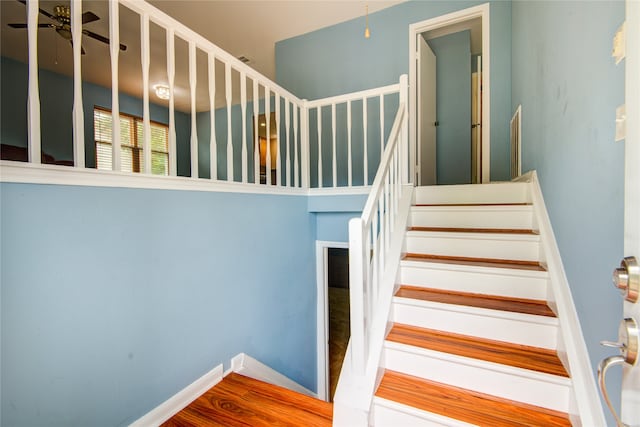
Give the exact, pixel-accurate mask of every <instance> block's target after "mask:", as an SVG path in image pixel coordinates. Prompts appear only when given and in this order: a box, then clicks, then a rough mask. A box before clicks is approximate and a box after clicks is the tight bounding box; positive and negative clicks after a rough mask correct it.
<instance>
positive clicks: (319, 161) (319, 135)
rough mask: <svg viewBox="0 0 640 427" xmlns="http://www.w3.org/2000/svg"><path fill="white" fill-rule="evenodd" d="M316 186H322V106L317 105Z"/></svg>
mask: <svg viewBox="0 0 640 427" xmlns="http://www.w3.org/2000/svg"><path fill="white" fill-rule="evenodd" d="M318 188H322V107H321V106H318Z"/></svg>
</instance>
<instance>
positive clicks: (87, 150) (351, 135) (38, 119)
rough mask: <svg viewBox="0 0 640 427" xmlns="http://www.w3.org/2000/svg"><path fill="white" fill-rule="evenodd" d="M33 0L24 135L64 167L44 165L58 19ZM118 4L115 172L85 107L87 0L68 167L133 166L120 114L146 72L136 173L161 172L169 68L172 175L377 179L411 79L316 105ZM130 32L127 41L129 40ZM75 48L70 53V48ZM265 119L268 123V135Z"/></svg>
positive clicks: (78, 34)
mask: <svg viewBox="0 0 640 427" xmlns="http://www.w3.org/2000/svg"><path fill="white" fill-rule="evenodd" d="M17 3H18V2H17ZM21 3H24V8H25V12H26V22H27V31H26V33H27V51H28V56H27V58H26V60H27V66H28V86H27V87H28V90H27V93H26V98H27V112H26V115H27V129H26V140H25V141H24V142H21V143H22V144H23V146H24V147H26V150H27V151H28V160H27V161H28V162H29V163H30V165H28V167H29V168H31V170H33V168H44V169H48V170H49V171H50V172H57V171H61V170H62V169H63V168H62V167H53V166H49V165H41V163H42V160H41V159H42V155H43V142H42V141H43V138H46V137H47V129H44V130H43V127H42V118H43V117H45V116H46V115H47V114H50V113H51V111H48V107H47V108H45V107H44V106H41V102H40V101H41V98H40V96H41V89H42V88H41V87H40V85H39V73H40V70H41V68H40V66H41V64H39V62H38V61H39V59H40V56H41V55H39V54H38V49H39V44H40V43H42V41H43V37H42V36H40V38H39V30H38V25H39V24H43V23H49V18H48V17H46V15H43V14H42V13H41V12H40V7H41V6H42V5H41V4H40V2H39V1H38V0H28V1H26V2H21ZM92 7H95V3H92ZM106 7H107V8H108V10H107V11H105V13H106V14H107V16H105V18H107V19H108V24H109V25H108V38H109V46H108V51H109V55H108V59H107V58H106V57H105V55H102V56H103V58H102V59H101V60H102V61H104V64H103V65H104V67H103V68H105V69H107V68H110V72H111V78H110V86H111V87H110V92H111V93H110V95H111V96H110V100H109V102H108V103H106V104H107V105H103V106H102V107H105V108H106V109H110V111H111V117H112V122H111V123H112V126H111V138H110V140H111V168H112V171H106V173H105V171H101V170H94V169H95V167H96V166H95V163H96V162H97V160H96V157H95V155H94V153H93V150H94V148H93V147H95V145H94V144H95V142H94V141H93V140H89V139H90V138H88V136H87V133H86V131H87V129H89V128H87V129H85V127H88V126H91V127H92V126H93V122H92V123H89V122H88V120H89V118H91V117H92V115H91V114H87V113H88V112H89V111H88V109H93V108H94V107H95V106H94V105H90V104H88V103H85V102H84V101H85V97H84V96H83V88H85V83H86V82H85V80H83V66H86V65H90V64H87V63H86V62H83V47H82V42H83V38H84V39H85V41H86V35H85V34H83V26H82V25H83V24H82V14H83V12H84V11H83V2H82V1H81V0H71V2H70V31H71V37H72V40H73V43H72V52H73V55H72V58H73V61H72V62H73V67H72V70H73V71H72V79H73V97H72V99H73V101H72V109H71V118H70V121H71V122H72V132H71V133H72V142H71V143H72V146H73V148H72V153H73V154H72V159H67V160H68V161H67V162H66V163H68V164H72V165H73V166H72V168H73V169H74V170H79V169H83V170H87V171H89V173H91V174H94V175H92V176H94V177H95V176H96V175H95V174H97V175H100V174H103V175H105V176H111V177H113V176H114V175H122V174H126V173H125V172H121V171H122V166H123V159H122V155H121V153H122V150H121V148H122V144H123V143H122V139H121V132H122V129H120V120H119V117H120V115H121V114H124V113H128V111H127V109H126V108H124V107H123V103H122V99H123V96H124V95H128V96H132V94H131V93H130V91H129V93H125V91H124V89H123V88H127V87H130V86H131V83H130V82H127V81H126V80H128V79H134V80H135V81H136V82H139V83H136V84H137V85H138V86H139V90H138V92H137V95H135V96H139V98H137V99H138V102H141V105H142V108H141V122H142V141H141V143H140V148H141V149H140V150H139V154H140V156H141V159H140V168H139V169H140V172H139V174H133V175H132V174H130V173H128V174H126V175H127V177H128V178H129V179H130V180H131V181H132V182H134V181H135V180H136V179H137V178H136V176H135V175H139V176H147V178H152V156H151V155H150V153H151V152H152V140H151V134H152V132H151V126H152V117H151V111H152V109H154V108H156V107H157V106H158V105H159V104H158V102H157V101H154V102H153V103H152V102H151V99H150V94H152V93H153V86H154V84H153V83H152V80H154V78H152V76H156V75H157V74H161V75H164V76H166V86H167V87H168V95H169V99H168V100H167V101H165V103H163V104H161V105H160V106H161V107H162V108H164V109H165V110H166V112H167V113H166V116H167V117H168V120H167V121H168V123H166V125H168V167H167V171H168V175H169V176H174V177H177V176H181V177H182V178H184V179H189V180H192V181H196V180H197V181H198V182H199V185H200V186H202V185H203V183H204V182H207V183H209V184H211V186H215V185H216V184H220V183H233V184H234V185H235V186H238V185H239V186H252V187H253V188H255V189H259V188H260V186H262V188H265V185H266V186H268V188H269V189H270V191H274V190H276V191H277V189H283V190H284V189H299V190H309V189H320V188H324V189H329V191H330V189H342V188H366V187H370V186H371V184H372V183H373V180H374V177H375V173H376V171H377V169H378V165H379V164H380V160H381V159H382V157H383V153H384V149H385V143H386V142H387V140H388V138H389V135H390V133H391V131H392V129H391V127H392V125H393V118H394V117H395V116H396V115H397V111H398V109H399V107H400V99H401V97H402V96H404V95H403V94H406V92H407V84H406V79H405V80H401V82H403V83H400V82H399V83H396V84H393V85H389V86H385V87H381V88H376V89H370V90H365V91H361V92H357V93H351V94H347V95H340V96H335V97H330V98H325V99H318V100H313V101H307V100H303V99H299V98H298V97H297V96H295V95H294V94H292V93H290V92H289V91H287V90H286V89H284V88H283V87H281V86H279V85H278V84H277V83H275V82H273V81H272V80H270V79H269V78H267V77H266V76H264V75H262V74H261V73H259V72H258V71H256V70H255V69H253V68H251V67H249V66H248V65H246V64H245V63H243V62H242V61H240V60H239V59H237V58H235V57H234V56H233V55H231V54H229V53H228V52H226V51H224V50H222V49H221V48H219V47H218V46H216V45H215V44H213V43H211V42H210V41H208V40H206V39H205V38H204V37H202V36H200V35H199V34H197V33H196V32H194V31H192V30H191V29H189V28H188V27H186V26H185V25H183V24H181V23H180V22H178V21H176V20H175V19H173V18H172V17H170V16H169V15H167V14H165V13H164V12H162V11H160V10H158V9H156V8H155V7H153V6H151V5H150V4H148V3H146V2H144V1H142V0H114V1H110V2H108V6H106ZM45 20H46V22H45ZM132 22H134V23H135V26H136V30H137V27H138V26H139V37H137V36H136V38H135V39H133V40H132V39H131V29H130V28H129V27H131V26H132V24H131V23H132ZM125 25H126V26H127V28H126V31H125V29H124V27H125ZM42 31H43V30H40V34H42ZM163 33H164V37H162V35H163ZM125 34H126V37H127V39H126V40H123V35H125ZM122 43H126V44H127V46H128V49H127V50H122V49H121V44H122ZM64 48H67V49H70V48H68V47H67V46H66V45H65V46H64ZM138 52H139V53H138ZM125 55H128V56H130V55H136V56H138V55H139V58H136V62H137V61H139V62H138V63H139V68H138V70H139V72H138V73H133V74H137V75H132V73H130V72H129V71H127V72H126V73H125V72H124V68H121V64H123V62H124V59H127V61H129V62H130V58H125V57H124V56H125ZM158 58H160V60H158ZM165 58H166V60H165ZM92 60H93V59H92ZM152 66H153V67H152ZM87 68H90V67H87ZM158 72H160V73H158ZM86 74H87V72H85V77H87V76H86ZM123 74H124V75H123ZM154 83H155V82H154ZM134 86H135V85H134ZM105 90H108V88H107V89H105ZM58 114H59V112H58ZM406 116H407V115H406V114H404V117H405V118H404V120H405V121H406ZM185 117H186V118H187V119H185ZM178 118H180V120H178ZM261 127H264V128H265V129H264V130H263V131H260V130H259V129H260V128H261ZM89 135H90V132H89ZM185 135H188V136H185ZM261 143H262V145H263V148H262V149H261V148H260V146H261ZM265 144H266V147H265ZM70 151H71V150H69V152H70ZM179 151H180V153H188V162H183V164H182V166H179V165H178V157H179V156H178V152H179ZM183 156H185V157H186V156H187V154H183ZM182 160H184V157H183V158H182ZM407 163H408V161H407ZM2 165H3V169H5V173H3V180H5V181H6V180H11V179H12V178H11V176H10V175H11V174H9V173H7V171H8V170H9V169H14V170H15V169H19V166H20V165H17V166H16V164H15V163H14V162H8V161H6V160H4V161H2ZM407 167H408V165H407ZM180 168H181V170H179V169H180ZM153 178H155V176H153ZM105 179H108V178H105ZM238 188H239V187H238ZM325 191H327V190H325Z"/></svg>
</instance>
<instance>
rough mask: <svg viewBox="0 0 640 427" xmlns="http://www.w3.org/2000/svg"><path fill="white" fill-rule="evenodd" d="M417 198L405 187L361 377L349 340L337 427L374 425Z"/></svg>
mask: <svg viewBox="0 0 640 427" xmlns="http://www.w3.org/2000/svg"><path fill="white" fill-rule="evenodd" d="M414 197H415V187H413V186H411V185H404V186H403V189H402V197H401V198H400V202H399V206H398V214H397V217H396V218H397V219H396V223H395V224H394V228H393V230H394V232H393V233H392V234H391V244H390V249H389V253H388V257H387V259H386V261H385V263H386V265H385V274H384V276H383V277H382V281H381V284H380V289H381V290H380V292H379V294H378V297H379V299H378V302H377V304H376V307H375V308H374V310H373V312H374V313H373V318H372V321H371V330H372V333H371V337H370V344H369V348H370V349H375V350H372V351H370V353H369V359H368V360H367V363H366V367H365V370H364V371H365V372H364V375H358V374H357V373H356V372H354V370H353V367H352V349H351V340H350V341H349V345H348V346H347V352H346V354H345V357H344V362H343V364H342V370H341V371H340V378H339V379H338V386H337V388H336V392H335V395H334V398H333V425H334V426H335V427H367V426H369V425H370V424H371V414H372V410H371V408H372V405H373V398H374V394H375V390H376V388H377V386H378V384H379V382H380V380H381V378H382V375H383V372H384V370H383V369H381V368H380V366H381V363H380V362H381V358H382V355H383V350H384V346H383V344H384V339H385V337H386V334H387V332H388V331H387V322H388V320H389V315H390V313H391V303H392V300H393V293H394V291H395V285H396V279H397V277H398V272H399V270H400V257H401V256H402V252H403V243H404V236H405V231H406V229H407V224H408V221H409V213H410V211H411V205H412V204H413V202H414Z"/></svg>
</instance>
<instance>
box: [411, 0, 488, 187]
mask: <svg viewBox="0 0 640 427" xmlns="http://www.w3.org/2000/svg"><path fill="white" fill-rule="evenodd" d="M489 13H490V4H489V3H484V4H481V5H478V6H474V7H470V8H467V9H462V10H459V11H456V12H452V13H448V14H446V15H442V16H437V17H435V18H431V19H427V20H426V21H421V22H416V23H414V24H411V25H409V129H412V130H411V132H409V146H410V147H411V148H410V150H411V152H412V153H414V155H415V153H417V151H416V150H417V142H416V140H417V135H416V132H417V126H415V125H414V124H415V123H416V117H417V108H416V106H417V101H416V88H417V84H416V82H417V76H416V61H417V42H416V40H417V39H416V38H417V37H418V36H419V35H420V34H422V33H424V32H426V31H431V30H435V29H437V28H442V27H446V26H448V25H452V24H457V23H459V22H464V21H468V20H470V19H474V18H481V19H482V87H483V90H482V153H485V154H487V155H484V154H483V156H482V183H485V184H486V183H488V182H489V180H490V179H491V173H490V168H491V33H490V28H491V27H490V25H491V24H490V19H489ZM416 159H417V160H418V161H419V159H418V158H417V156H416ZM416 165H417V162H416Z"/></svg>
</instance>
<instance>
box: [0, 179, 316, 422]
mask: <svg viewBox="0 0 640 427" xmlns="http://www.w3.org/2000/svg"><path fill="white" fill-rule="evenodd" d="M0 190H1V191H0V193H1V199H0V200H1V209H2V210H1V214H2V215H1V223H0V225H1V227H2V240H1V244H2V246H1V251H2V258H1V260H2V265H1V270H2V272H1V276H0V278H1V292H0V295H1V304H2V305H1V324H2V340H1V349H2V372H1V374H2V376H1V378H2V383H1V388H2V419H1V424H2V425H3V426H39V425H47V426H117V425H127V424H129V423H130V422H132V421H134V420H135V419H137V418H138V417H139V416H141V415H143V414H144V413H146V412H147V411H149V410H150V409H152V408H153V407H155V406H156V405H157V404H159V403H161V402H162V401H164V400H165V399H167V398H168V397H170V396H171V395H173V394H174V393H176V392H177V391H178V390H180V389H181V388H182V387H184V386H186V385H187V384H189V383H191V382H192V381H193V380H195V379H196V378H198V377H200V376H201V375H203V374H204V373H205V372H207V371H208V370H210V369H211V368H213V367H214V366H215V365H217V364H219V363H222V362H225V363H228V361H229V359H230V358H231V357H232V356H234V355H235V354H237V353H239V352H246V353H248V354H250V355H252V356H254V357H256V358H258V359H259V360H262V361H263V362H265V363H267V364H268V365H270V366H272V367H273V368H274V369H276V370H278V371H280V372H282V373H283V374H285V375H288V376H290V377H291V378H292V379H294V380H295V381H298V382H300V383H301V384H302V385H304V386H306V387H308V388H310V389H315V387H316V338H315V336H316V325H315V322H316V316H315V311H316V310H315V306H316V300H315V295H316V285H315V257H314V242H313V241H314V237H315V222H314V219H313V216H312V215H310V214H309V213H308V210H307V198H306V197H300V196H267V195H264V196H261V195H249V194H227V193H207V192H188V191H180V192H178V191H159V190H136V189H116V188H113V189H110V188H92V187H68V186H51V185H28V184H6V183H5V184H1V185H0ZM133 237H135V239H134V238H133ZM248 267H249V268H248ZM226 367H228V365H227V366H226Z"/></svg>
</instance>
